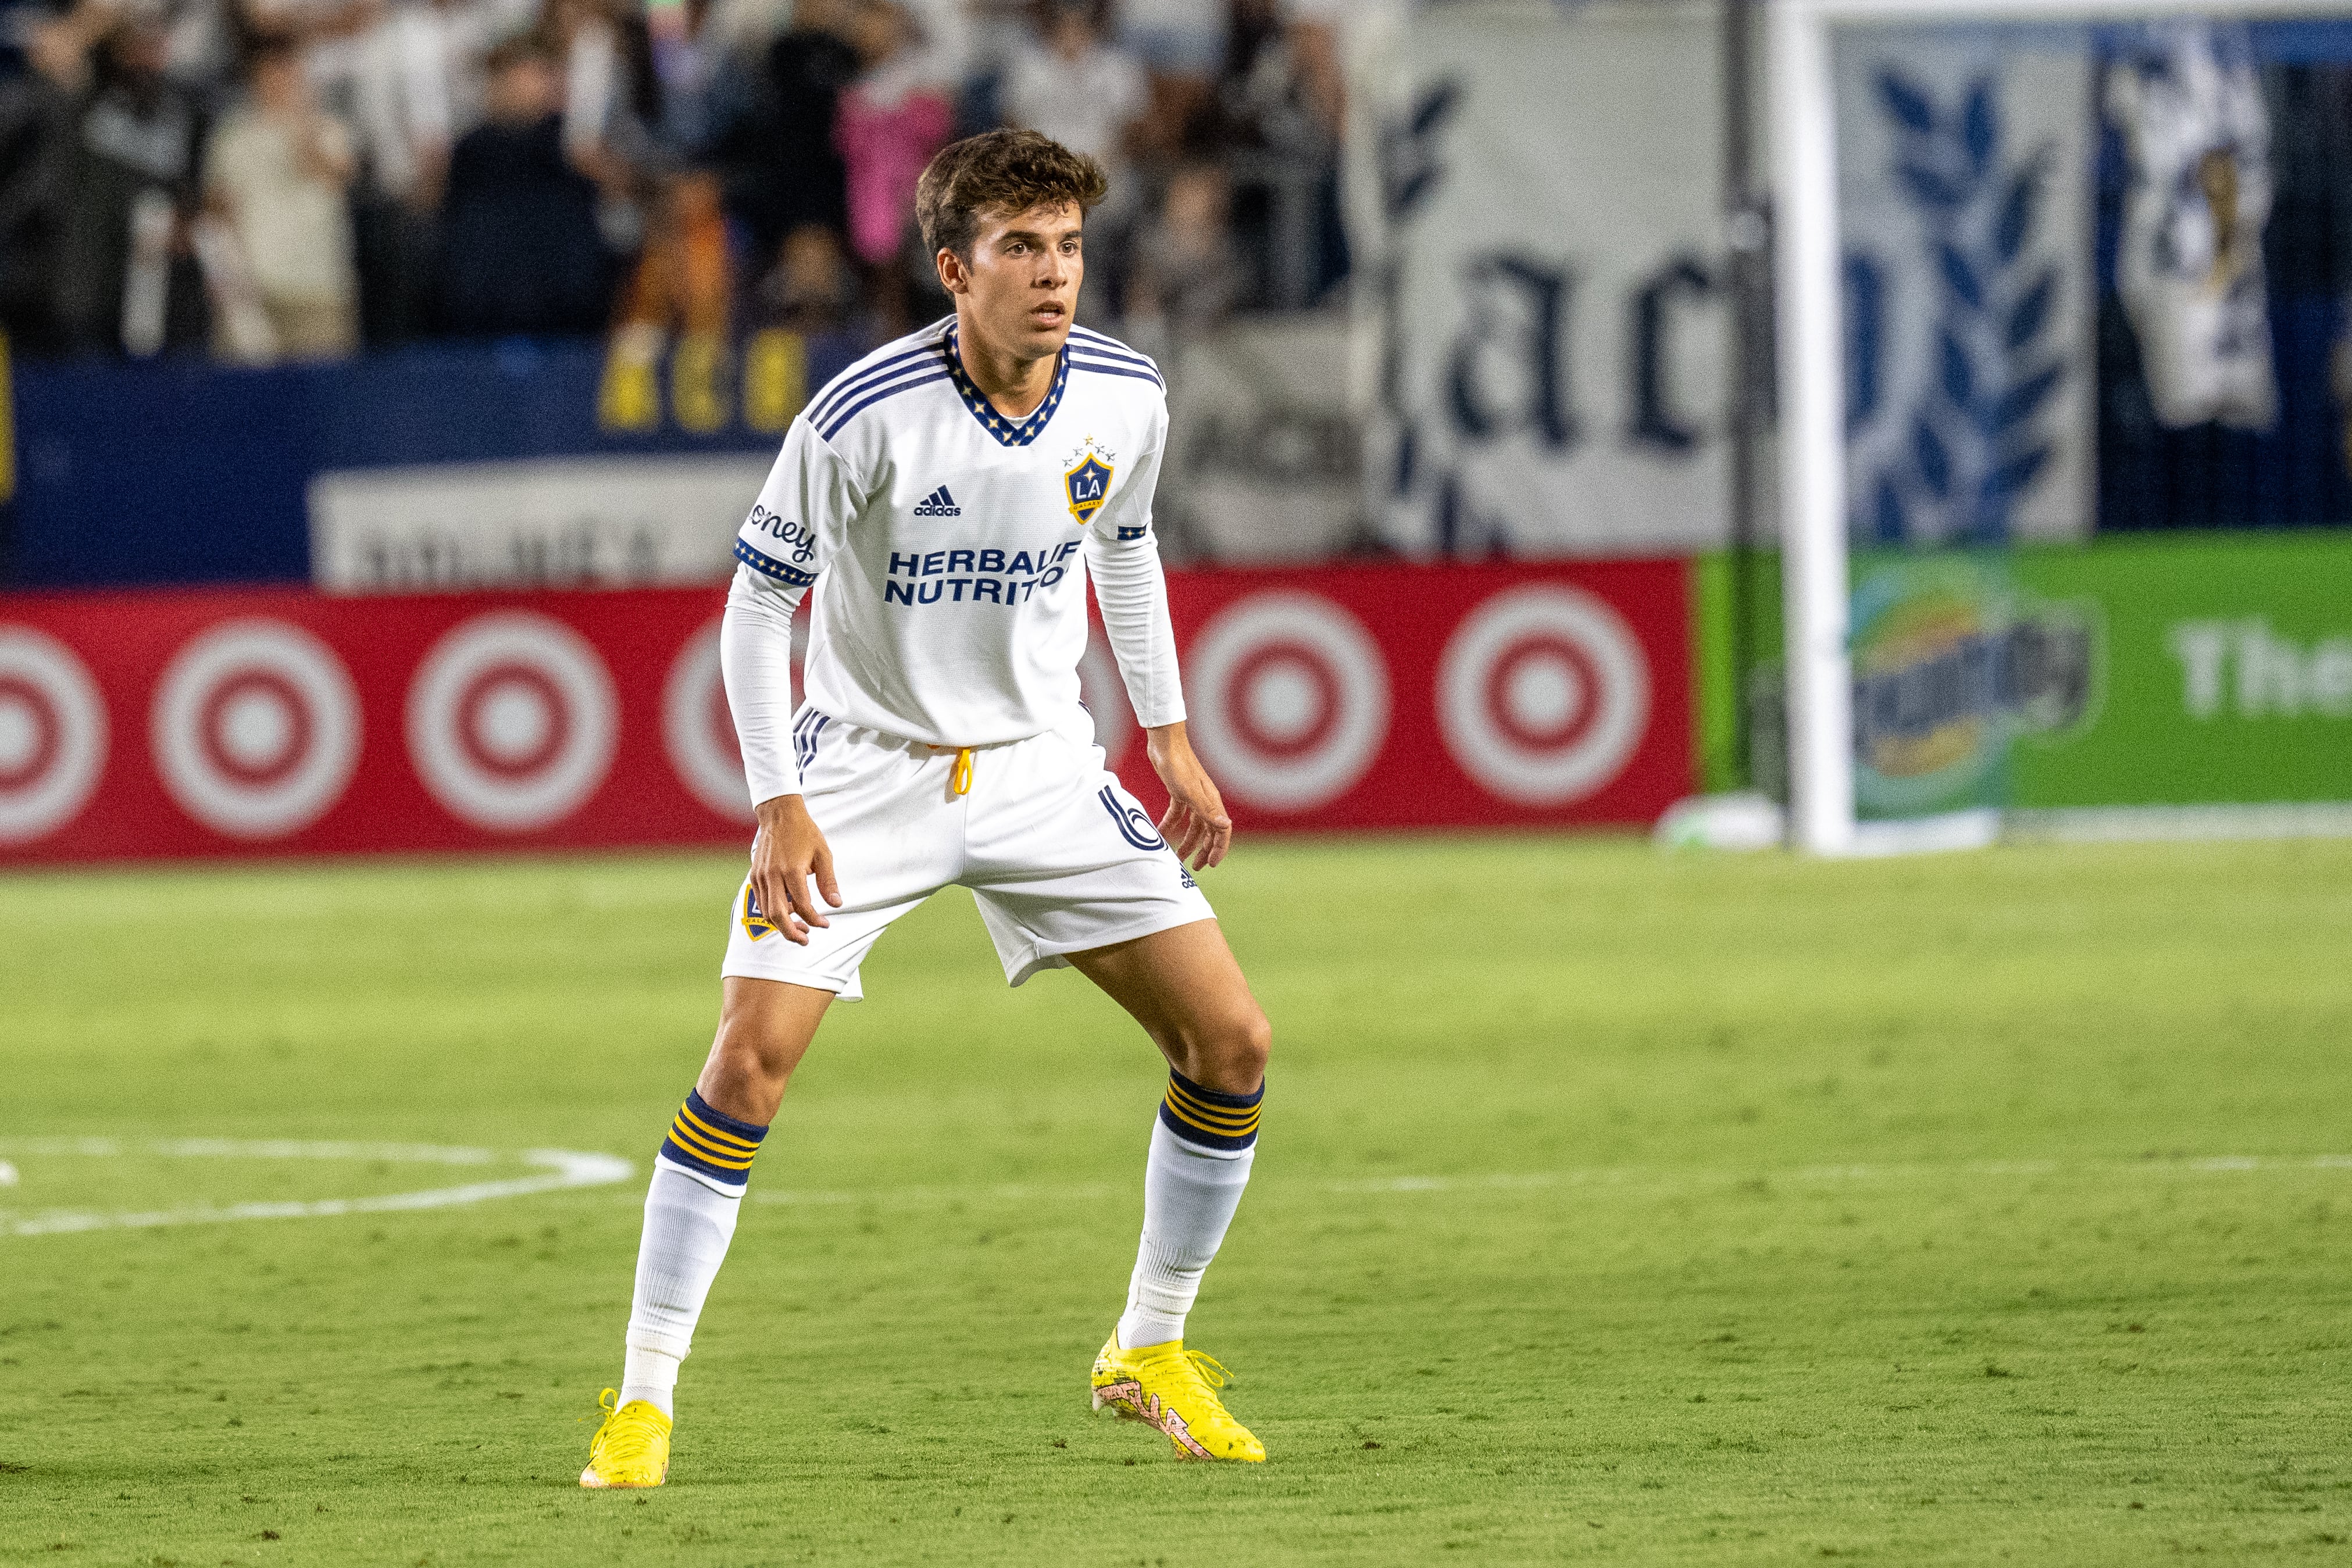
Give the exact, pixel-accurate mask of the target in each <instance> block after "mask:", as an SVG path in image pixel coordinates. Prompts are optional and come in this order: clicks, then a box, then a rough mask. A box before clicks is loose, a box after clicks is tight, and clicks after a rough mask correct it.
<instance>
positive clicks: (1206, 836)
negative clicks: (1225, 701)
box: [1143, 719, 1234, 871]
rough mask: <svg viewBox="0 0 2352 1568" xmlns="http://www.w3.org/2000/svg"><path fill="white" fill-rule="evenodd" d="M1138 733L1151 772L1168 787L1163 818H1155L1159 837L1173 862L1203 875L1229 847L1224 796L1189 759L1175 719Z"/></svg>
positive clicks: (1231, 828) (1189, 747)
mask: <svg viewBox="0 0 2352 1568" xmlns="http://www.w3.org/2000/svg"><path fill="white" fill-rule="evenodd" d="M1143 733H1144V737H1145V742H1146V747H1145V748H1146V750H1147V751H1148V752H1149V753H1150V758H1151V767H1152V769H1153V771H1155V772H1157V773H1158V774H1159V775H1160V782H1161V783H1162V784H1165V785H1167V786H1168V813H1167V815H1165V816H1163V817H1161V818H1160V837H1161V838H1163V839H1166V840H1167V841H1168V843H1169V846H1170V847H1171V849H1173V850H1174V851H1175V852H1176V858H1177V859H1178V860H1180V861H1189V862H1192V869H1193V870H1194V871H1206V870H1207V869H1208V868H1209V867H1211V866H1213V865H1215V864H1216V863H1217V862H1220V861H1222V860H1223V859H1224V858H1225V852H1226V851H1227V850H1229V849H1231V848H1233V847H1234V820H1233V819H1232V818H1231V817H1228V816H1226V815H1225V800H1224V797H1223V796H1222V795H1220V794H1218V793H1217V785H1216V780H1214V779H1211V778H1210V777H1209V770H1208V769H1207V768H1203V767H1202V766H1201V759H1200V758H1197V757H1195V756H1193V755H1192V742H1191V741H1190V740H1188V739H1186V738H1185V736H1184V724H1183V721H1182V720H1181V719H1179V720H1178V721H1177V722H1176V723H1174V724H1163V725H1161V726H1160V727H1158V728H1157V729H1148V730H1145V731H1144V732H1143Z"/></svg>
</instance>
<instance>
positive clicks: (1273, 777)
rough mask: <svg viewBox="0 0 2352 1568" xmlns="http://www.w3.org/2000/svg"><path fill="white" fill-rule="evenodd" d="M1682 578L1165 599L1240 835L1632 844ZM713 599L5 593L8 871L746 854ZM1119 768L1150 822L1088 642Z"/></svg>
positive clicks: (1685, 681)
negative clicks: (242, 860)
mask: <svg viewBox="0 0 2352 1568" xmlns="http://www.w3.org/2000/svg"><path fill="white" fill-rule="evenodd" d="M1684 575H1685V572H1684V568H1683V566H1682V564H1681V563H1680V562H1672V561H1655V562H1628V563H1620V564H1614V565H1610V566H1592V567H1583V568H1569V567H1561V568H1558V569H1541V570H1519V569H1509V568H1503V567H1464V568H1458V569H1449V570H1421V569H1410V568H1400V567H1365V568H1360V569H1354V570H1323V571H1307V570H1299V571H1268V572H1241V571H1233V572H1202V573H1192V574H1181V573H1180V574H1173V575H1172V576H1171V581H1170V597H1171V606H1172V609H1173V611H1174V613H1175V618H1176V623H1177V633H1178V643H1179V647H1180V650H1181V656H1182V657H1183V659H1184V661H1185V675H1186V686H1187V690H1188V694H1189V697H1190V705H1191V707H1192V736H1193V738H1194V741H1195V744H1196V745H1197V746H1198V747H1199V748H1200V750H1201V752H1202V755H1203V756H1204V757H1205V758H1207V759H1208V760H1209V764H1210V767H1211V768H1212V769H1213V772H1214V773H1215V774H1216V775H1217V776H1218V778H1219V779H1220V781H1221V782H1222V784H1223V787H1224V789H1225V792H1226V797H1227V800H1228V801H1229V802H1230V804H1231V806H1232V809H1233V812H1234V817H1235V819H1236V821H1239V822H1240V823H1241V824H1242V825H1243V827H1244V829H1251V830H1255V829H1259V828H1305V829H1322V828H1383V827H1393V828H1411V827H1474V826H1486V825H1511V824H1541V823H1551V824H1569V825H1603V824H1622V825H1626V826H1637V825H1642V824H1645V823H1647V822H1649V821H1652V820H1653V819H1654V818H1655V817H1656V816H1657V815H1658V814H1659V813H1660V812H1661V811H1663V810H1664V809H1665V808H1666V806H1668V805H1669V804H1671V803H1672V802H1673V801H1674V800H1675V799H1677V798H1679V797H1680V796H1682V795H1684V794H1686V793H1687V792H1688V791H1689V788H1690V775H1691V766H1690V759H1689V752H1690V745H1689V701H1688V695H1687V693H1688V685H1689V674H1688V668H1689V660H1688V650H1687V646H1686V633H1685V622H1686V620H1687V611H1686V607H1685V592H1684ZM723 602H724V601H723V596H722V594H721V593H720V592H719V591H717V590H714V589H709V588H699V589H640V590H622V591H610V592H578V593H545V592H541V593H488V594H446V595H383V596H378V597H370V598H364V599H352V598H332V597H327V596H323V595H319V594H314V593H310V592H307V591H293V590H268V591H170V592H153V593H139V594H92V595H55V596H34V597H26V598H18V599H13V600H0V862H18V863H23V862H68V861H79V860H110V859H151V858H172V857H189V856H219V855H250V854H341V853H352V852H394V851H401V852H415V851H436V852H453V851H454V852H463V851H484V850H515V849H551V848H608V847H621V846H627V845H659V844H724V843H730V842H740V841H742V840H743V839H744V837H745V836H746V834H747V832H748V831H749V829H748V824H749V822H750V820H751V810H750V802H749V800H748V799H747V798H746V795H745V791H744V786H743V781H742V769H741V762H740V758H739V757H738V755H737V753H736V750H735V742H734V732H733V727H732V725H731V723H730V719H729V716H728V712H727V706H726V695H725V690H724V687H723V685H722V684H721V682H720V679H719V643H718V631H719V614H720V611H721V608H722V606H723ZM1081 675H1082V679H1083V682H1084V685H1085V689H1086V693H1087V701H1088V706H1089V707H1090V708H1091V709H1092V711H1093V712H1094V713H1095V714H1096V716H1097V731H1098V734H1099V735H1100V737H1101V739H1102V741H1103V743H1104V746H1105V748H1106V750H1107V752H1108V754H1109V756H1110V758H1111V761H1112V764H1113V766H1114V767H1115V768H1117V769H1118V772H1119V774H1120V776H1121V778H1122V779H1125V780H1126V782H1127V783H1128V785H1129V788H1130V789H1132V790H1133V791H1134V792H1135V793H1136V794H1137V795H1138V796H1139V797H1140V798H1141V799H1142V800H1143V801H1144V802H1145V803H1146V804H1147V805H1149V806H1150V807H1151V808H1152V809H1153V810H1155V811H1156V810H1159V809H1160V805H1161V804H1162V802H1163V800H1164V795H1163V793H1162V791H1161V790H1160V787H1159V784H1158V781H1157V779H1154V778H1153V776H1152V774H1151V769H1150V763H1149V761H1148V760H1147V759H1146V758H1145V757H1144V748H1143V747H1142V746H1141V744H1140V743H1139V737H1138V735H1137V732H1136V728H1135V722H1134V718H1133V716H1132V714H1131V713H1130V712H1129V708H1128V706H1127V703H1126V700H1125V697H1124V695H1123V691H1122V689H1121V686H1120V685H1119V682H1118V674H1117V670H1116V667H1115V665H1114V664H1113V663H1112V661H1111V659H1110V656H1109V653H1108V650H1107V649H1106V648H1105V647H1103V646H1102V645H1101V644H1100V643H1099V640H1097V645H1096V646H1095V647H1094V648H1093V649H1092V650H1091V651H1090V652H1089V653H1088V654H1087V659H1086V662H1085V664H1084V666H1083V667H1082V670H1081Z"/></svg>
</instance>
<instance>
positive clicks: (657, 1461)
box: [580, 1388, 669, 1487]
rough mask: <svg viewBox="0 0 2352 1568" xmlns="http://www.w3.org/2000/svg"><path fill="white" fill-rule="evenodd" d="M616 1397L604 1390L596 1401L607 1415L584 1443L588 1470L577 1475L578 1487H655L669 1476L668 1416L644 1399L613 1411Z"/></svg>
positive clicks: (611, 1391)
mask: <svg viewBox="0 0 2352 1568" xmlns="http://www.w3.org/2000/svg"><path fill="white" fill-rule="evenodd" d="M619 1397H620V1396H619V1395H617V1394H615V1393H614V1391H613V1390H612V1389H609V1388H607V1389H606V1390H604V1394H603V1395H602V1396H600V1397H599V1398H598V1399H597V1401H596V1408H597V1409H599V1410H605V1411H610V1412H611V1414H609V1415H607V1416H605V1417H604V1425H603V1426H601V1427H597V1428H596V1435H595V1437H592V1438H590V1439H589V1441H588V1468H587V1469H584V1470H582V1471H581V1472H580V1484H581V1485H582V1486H583V1487H657V1486H659V1485H661V1484H662V1482H663V1481H664V1480H666V1479H668V1476H669V1417H668V1416H665V1415H663V1414H662V1413H661V1406H658V1405H656V1404H653V1403H652V1402H650V1401H648V1400H644V1399H632V1400H630V1401H629V1402H628V1403H627V1404H626V1405H623V1406H619V1407H618V1408H615V1407H614V1400H616V1399H618V1398H619Z"/></svg>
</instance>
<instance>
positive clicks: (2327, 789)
mask: <svg viewBox="0 0 2352 1568" xmlns="http://www.w3.org/2000/svg"><path fill="white" fill-rule="evenodd" d="M1757 564H1758V570H1757V573H1756V582H1755V593H1754V600H1753V604H1754V624H1755V627H1756V635H1755V644H1756V646H1757V648H1758V649H1759V651H1760V652H1761V653H1762V654H1763V657H1764V660H1765V662H1766V663H1765V667H1764V668H1761V669H1759V671H1758V672H1756V678H1755V680H1754V681H1753V682H1752V683H1751V685H1750V688H1749V693H1748V699H1749V704H1750V706H1749V713H1750V716H1751V717H1752V718H1753V719H1754V721H1755V722H1756V724H1757V726H1758V727H1759V730H1760V729H1765V728H1769V726H1772V725H1776V724H1778V723H1780V711H1781V710H1780V706H1779V704H1778V700H1777V699H1778V696H1779V692H1780V681H1781V678H1782V677H1781V673H1780V663H1779V661H1780V636H1781V632H1780V581H1779V578H1780V573H1779V567H1778V562H1777V560H1776V559H1774V558H1771V557H1766V558H1763V559H1761V560H1759V562H1758V563H1757ZM1693 566H1694V582H1695V585H1696V593H1695V597H1696V600H1697V608H1698V614H1697V615H1696V621H1697V642H1698V647H1699V650H1700V652H1699V655H1698V663H1699V667H1700V675H1699V679H1698V683H1697V685H1698V695H1699V700H1698V715H1699V723H1700V726H1701V728H1702V731H1703V732H1704V735H1705V737H1706V745H1705V746H1704V747H1703V749H1704V750H1705V752H1706V756H1707V758H1708V777H1707V779H1706V785H1707V787H1708V788H1710V789H1728V788H1733V787H1736V786H1737V785H1738V784H1739V783H1740V782H1742V779H1741V778H1740V776H1739V774H1738V770H1737V768H1736V766H1726V765H1724V763H1723V762H1722V761H1720V760H1718V759H1720V758H1727V755H1728V744H1729V740H1730V737H1731V733H1732V724H1733V708H1734V705H1735V703H1736V702H1737V701H1738V694H1736V693H1734V691H1733V690H1732V689H1731V683H1730V674H1731V656H1730V640H1729V618H1730V602H1729V601H1730V593H1729V574H1728V572H1727V567H1726V562H1725V560H1724V559H1723V558H1722V557H1719V556H1718V557H1710V558H1705V559H1701V560H1698V561H1696V562H1694V563H1693ZM1853 585H1854V586H1853V607H1852V616H1853V659H1854V705H1853V707H1854V750H1855V756H1854V760H1855V769H1854V781H1855V782H1854V793H1855V808H1856V811H1857V814H1858V815H1860V816H1861V817H1863V818H1864V819H1866V820H1881V821H1885V820H1897V819H1903V818H1909V817H1921V816H1933V815H1937V814H1939V813H1944V812H1953V811H1964V810H1970V809H1973V808H1980V807H1995V808H2001V809H2005V810H2009V811H2011V813H2017V812H2025V813H2030V814H2032V816H2033V817H2034V818H2036V819H2037V820H2038V821H2040V823H2041V825H2042V826H2046V827H2049V828H2051V829H2053V830H2063V828H2064V826H2065V821H2064V819H2065V818H2066V816H2067V814H2068V813H2070V812H2076V811H2082V812H2090V813H2104V812H2115V811H2118V810H2120V811H2124V812H2126V813H2128V812H2132V811H2137V810H2140V809H2142V808H2159V809H2160V808H2174V807H2189V808H2202V807H2235V806H2256V807H2268V806H2281V807H2285V806H2302V805H2321V804H2335V803H2347V802H2352V535H2346V534H2343V533H2317V532H2314V533H2305V534H2263V535H2249V534H2234V535H2232V534H2202V535H2195V536H2174V537H2171V538H2128V539H2103V540H2100V541H2098V542H2096V543H2095V544H2093V545H2090V546H2088V547H2086V548H2061V547H2050V548H2041V549H2013V550H1982V551H1969V552H1958V551H1946V552H1932V553H1926V554H1914V553H1911V552H1907V551H1906V552H1895V551H1869V552H1861V553H1857V554H1856V555H1855V556H1854V558H1853ZM1759 698H1761V699H1762V700H1758V699H1759ZM1780 782H1781V780H1780V779H1778V778H1765V779H1759V783H1762V784H1765V785H1767V786H1778V785H1779V784H1780ZM2191 815H2192V816H2194V815H2195V814H2194V813H2192V814H2191ZM2137 820H2140V821H2145V822H2147V823H2156V822H2157V818H2156V817H2152V816H2147V815H2145V814H2143V817H2142V818H2140V819H2137ZM2181 820H2182V821H2184V822H2185V821H2189V818H2183V819H2181ZM2197 820H2199V821H2206V822H2208V823H2217V822H2220V821H2221V820H2222V819H2221V818H2217V817H2213V816H2211V815H2210V814H2206V815H2205V816H2202V817H2198V818H2197ZM2248 820H2249V821H2252V819H2248ZM2085 821H2088V819H2087V818H2086V819H2085ZM2116 821H2117V823H2118V824H2119V831H2121V829H2122V828H2126V827H2127V826H2128V823H2127V821H2126V819H2125V818H2117V819H2116ZM2216 831H2218V830H2216Z"/></svg>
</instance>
